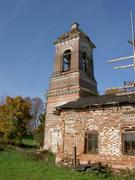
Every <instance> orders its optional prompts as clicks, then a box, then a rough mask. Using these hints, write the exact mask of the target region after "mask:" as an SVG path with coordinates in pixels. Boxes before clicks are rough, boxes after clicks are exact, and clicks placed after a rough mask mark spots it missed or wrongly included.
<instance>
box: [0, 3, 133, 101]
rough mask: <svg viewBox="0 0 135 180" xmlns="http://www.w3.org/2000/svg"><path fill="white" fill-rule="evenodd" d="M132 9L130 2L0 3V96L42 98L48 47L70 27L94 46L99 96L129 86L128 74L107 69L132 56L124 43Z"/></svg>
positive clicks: (49, 59) (48, 73)
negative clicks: (77, 26)
mask: <svg viewBox="0 0 135 180" xmlns="http://www.w3.org/2000/svg"><path fill="white" fill-rule="evenodd" d="M134 7H135V1H134V0H125V1H124V0H74V1H73V0H68V1H66V0H57V1H56V0H12V1H11V0H0V96H3V95H11V96H16V95H22V96H31V97H34V96H39V97H41V98H43V97H44V94H45V92H46V90H47V89H48V83H49V77H50V76H51V73H52V70H53V63H54V56H55V48H54V45H53V42H54V41H55V40H56V38H57V37H58V36H59V35H61V34H62V33H64V32H66V31H68V30H69V29H70V25H71V24H72V23H73V22H76V21H77V22H78V23H79V24H80V28H81V29H82V30H83V31H84V32H86V33H87V34H88V36H89V37H90V39H91V40H92V41H93V42H94V43H95V44H96V49H95V50H94V65H95V77H96V80H97V82H98V91H99V93H100V94H103V93H104V90H105V89H106V88H108V87H112V86H119V85H122V83H123V81H125V80H126V81H131V80H134V72H133V71H132V70H131V69H129V70H119V71H118V70H113V69H112V66H113V65H112V64H107V60H108V59H112V58H117V57H121V56H128V55H132V47H131V46H130V45H129V44H128V42H127V41H128V39H131V28H130V10H134ZM133 13H134V14H135V11H133ZM130 62H131V60H129V63H130ZM119 64H121V63H119Z"/></svg>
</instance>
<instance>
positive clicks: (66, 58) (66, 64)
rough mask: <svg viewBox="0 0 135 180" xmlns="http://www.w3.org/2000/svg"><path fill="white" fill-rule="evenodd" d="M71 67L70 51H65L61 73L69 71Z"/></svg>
mask: <svg viewBox="0 0 135 180" xmlns="http://www.w3.org/2000/svg"><path fill="white" fill-rule="evenodd" d="M70 66H71V51H70V50H66V51H65V52H64V54H63V68H62V70H63V71H69V70H70Z"/></svg>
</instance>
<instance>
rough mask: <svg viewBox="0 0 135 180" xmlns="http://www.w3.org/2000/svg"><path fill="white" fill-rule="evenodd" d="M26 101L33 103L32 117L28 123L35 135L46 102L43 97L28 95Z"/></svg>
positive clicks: (31, 132)
mask: <svg viewBox="0 0 135 180" xmlns="http://www.w3.org/2000/svg"><path fill="white" fill-rule="evenodd" d="M26 101H27V102H28V103H30V104H31V109H30V114H31V116H32V119H31V120H30V121H29V124H28V131H29V134H31V135H34V133H35V131H36V129H37V127H38V125H39V124H40V116H41V114H43V112H44V104H43V101H42V99H40V98H39V97H34V98H32V99H31V98H30V97H27V98H26Z"/></svg>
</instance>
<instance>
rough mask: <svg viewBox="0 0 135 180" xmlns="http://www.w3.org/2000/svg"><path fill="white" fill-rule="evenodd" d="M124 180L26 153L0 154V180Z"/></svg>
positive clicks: (14, 151)
mask: <svg viewBox="0 0 135 180" xmlns="http://www.w3.org/2000/svg"><path fill="white" fill-rule="evenodd" d="M91 179H92V180H96V179H97V180H99V179H100V180H102V179H107V180H110V179H112V180H115V179H116V180H117V179H118V180H122V179H123V178H120V177H114V176H113V177H112V176H108V177H107V178H105V176H104V175H99V174H98V175H97V174H96V173H80V172H76V171H74V170H71V169H68V168H60V167H57V166H56V165H54V164H53V163H50V164H49V163H47V162H44V161H43V160H42V161H41V160H36V159H34V158H33V157H32V156H31V155H28V154H27V153H26V152H25V151H18V150H15V149H7V150H5V151H2V152H0V180H91Z"/></svg>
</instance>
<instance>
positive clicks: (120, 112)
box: [56, 106, 135, 167]
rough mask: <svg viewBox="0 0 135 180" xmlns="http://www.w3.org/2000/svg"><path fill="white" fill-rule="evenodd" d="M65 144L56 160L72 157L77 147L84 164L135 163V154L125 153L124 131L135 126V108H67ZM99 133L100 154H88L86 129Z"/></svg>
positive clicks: (63, 128)
mask: <svg viewBox="0 0 135 180" xmlns="http://www.w3.org/2000/svg"><path fill="white" fill-rule="evenodd" d="M59 127H60V129H61V144H59V146H58V152H57V158H56V161H60V160H62V158H63V157H64V158H69V159H70V158H72V155H73V147H74V146H76V147H77V156H78V159H79V160H80V162H81V163H84V162H85V163H86V162H88V161H89V160H90V161H91V162H103V163H109V164H111V165H113V167H116V166H117V167H118V166H123V167H126V166H128V167H129V166H130V167H132V166H134V167H135V156H127V155H123V153H122V142H121V134H122V131H123V129H124V128H131V127H135V107H132V106H123V107H108V108H102V109H101V108H96V109H93V110H88V109H87V110H86V109H85V110H84V109H83V110H78V111H75V110H63V111H62V112H61V114H60V121H59ZM88 130H89V131H97V132H98V154H96V155H92V154H84V137H85V132H86V131H88Z"/></svg>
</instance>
